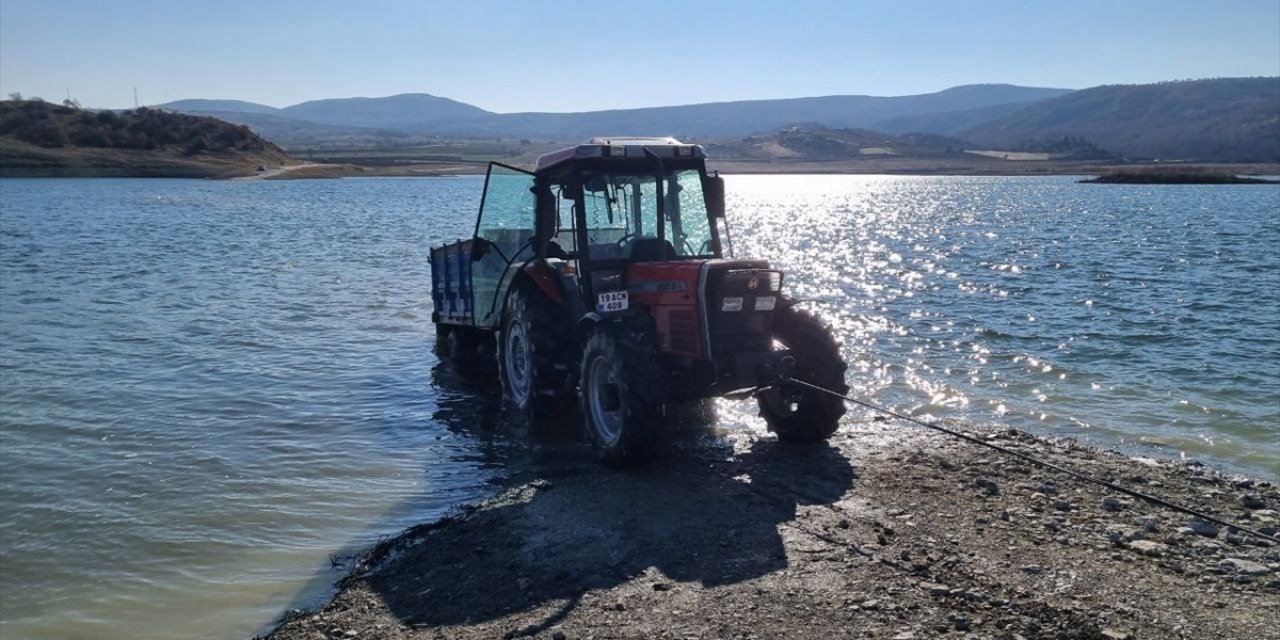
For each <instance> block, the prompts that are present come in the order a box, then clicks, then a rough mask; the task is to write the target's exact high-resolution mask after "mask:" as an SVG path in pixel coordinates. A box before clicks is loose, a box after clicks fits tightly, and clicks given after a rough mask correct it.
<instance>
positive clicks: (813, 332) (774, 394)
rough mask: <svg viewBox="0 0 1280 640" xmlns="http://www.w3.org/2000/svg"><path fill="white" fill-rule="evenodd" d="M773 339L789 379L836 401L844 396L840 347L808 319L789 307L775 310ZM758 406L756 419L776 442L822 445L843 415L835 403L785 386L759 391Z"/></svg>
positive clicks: (839, 402) (841, 407) (801, 388)
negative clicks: (790, 365)
mask: <svg viewBox="0 0 1280 640" xmlns="http://www.w3.org/2000/svg"><path fill="white" fill-rule="evenodd" d="M774 337H775V338H777V339H778V341H779V342H781V343H782V344H783V345H785V346H786V347H787V348H788V349H790V350H791V355H792V356H793V357H794V358H795V360H796V365H795V371H794V373H793V374H792V375H793V377H794V378H796V379H797V380H802V381H804V382H807V383H809V384H811V385H814V386H817V387H821V388H823V389H830V390H831V391H835V392H836V393H839V394H841V395H845V394H847V393H848V392H849V386H848V385H847V384H845V381H844V372H845V369H847V368H848V365H846V364H845V362H844V358H842V357H841V356H840V345H839V343H837V342H836V340H835V338H834V337H832V335H831V330H830V329H828V328H827V327H826V326H825V325H823V324H822V322H820V321H819V320H818V319H817V318H815V317H813V315H812V314H810V313H809V312H807V311H804V310H801V309H796V308H795V307H786V308H783V309H780V310H779V311H778V314H777V316H776V317H775V318H774ZM759 402H760V415H762V416H764V420H765V422H767V423H768V424H769V430H770V431H772V432H774V433H776V434H778V440H780V441H782V442H792V443H804V442H817V441H819V440H825V439H827V438H829V437H831V435H832V434H833V433H835V432H836V429H837V428H839V426H840V417H841V416H843V415H844V412H845V405H844V401H843V400H841V399H840V398H837V397H835V396H832V395H830V394H826V393H822V392H821V391H816V390H814V389H810V388H808V387H804V386H801V385H797V384H787V383H785V382H784V383H780V384H778V385H775V386H773V387H770V388H769V389H766V390H765V391H763V392H762V393H761V394H760V396H759Z"/></svg>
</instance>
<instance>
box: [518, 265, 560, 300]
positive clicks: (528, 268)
mask: <svg viewBox="0 0 1280 640" xmlns="http://www.w3.org/2000/svg"><path fill="white" fill-rule="evenodd" d="M523 271H524V274H525V275H527V276H529V280H530V281H532V282H533V284H534V285H536V286H537V287H538V289H540V290H542V293H544V294H546V296H547V297H548V298H550V299H551V300H552V301H553V302H556V303H563V302H564V294H563V293H561V291H560V283H559V282H558V280H559V278H558V277H557V274H556V272H555V270H553V269H552V268H551V267H549V266H547V263H545V262H542V261H540V260H532V261H529V262H528V263H526V264H525V265H524V269H523Z"/></svg>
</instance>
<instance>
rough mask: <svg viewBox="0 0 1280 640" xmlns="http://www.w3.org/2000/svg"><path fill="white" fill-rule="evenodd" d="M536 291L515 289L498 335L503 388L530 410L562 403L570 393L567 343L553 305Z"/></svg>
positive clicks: (523, 408)
mask: <svg viewBox="0 0 1280 640" xmlns="http://www.w3.org/2000/svg"><path fill="white" fill-rule="evenodd" d="M546 302H547V301H545V300H544V299H542V298H541V297H539V296H538V295H537V294H530V293H528V292H527V291H525V290H523V289H519V288H517V289H513V290H512V291H511V293H510V295H509V296H508V297H507V310H506V313H505V314H504V315H503V320H502V330H501V333H500V334H499V338H498V377H499V379H500V380H501V382H502V391H503V394H504V395H505V396H506V397H507V398H508V399H510V400H511V402H512V404H514V405H515V406H516V408H517V409H519V410H521V411H524V412H527V413H528V414H530V415H534V414H541V413H546V412H548V411H549V410H553V409H556V408H559V407H560V405H562V404H563V403H564V398H565V397H566V396H568V395H569V393H568V391H569V390H570V385H569V378H568V377H569V367H568V366H567V364H565V363H566V362H567V361H568V360H569V357H570V356H569V351H568V350H569V344H568V341H567V340H566V338H565V335H564V331H563V327H562V326H557V324H556V323H555V321H554V319H553V317H554V311H555V310H554V309H552V308H550V306H549V305H548V304H547V303H546Z"/></svg>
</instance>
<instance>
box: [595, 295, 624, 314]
mask: <svg viewBox="0 0 1280 640" xmlns="http://www.w3.org/2000/svg"><path fill="white" fill-rule="evenodd" d="M626 308H627V292H626V291H610V292H608V293H602V294H600V296H599V297H598V299H597V302H596V311H600V312H605V311H622V310H623V309H626Z"/></svg>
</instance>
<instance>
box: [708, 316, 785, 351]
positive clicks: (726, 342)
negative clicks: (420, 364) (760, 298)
mask: <svg viewBox="0 0 1280 640" xmlns="http://www.w3.org/2000/svg"><path fill="white" fill-rule="evenodd" d="M719 316H720V317H718V318H716V322H715V324H714V325H712V327H711V348H712V350H713V351H714V352H715V353H716V354H717V355H719V354H729V353H739V352H743V351H765V350H767V349H769V347H770V346H771V344H772V342H773V335H772V332H771V331H770V324H771V323H772V320H773V314H772V313H770V312H768V311H740V312H736V313H721V314H719Z"/></svg>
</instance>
